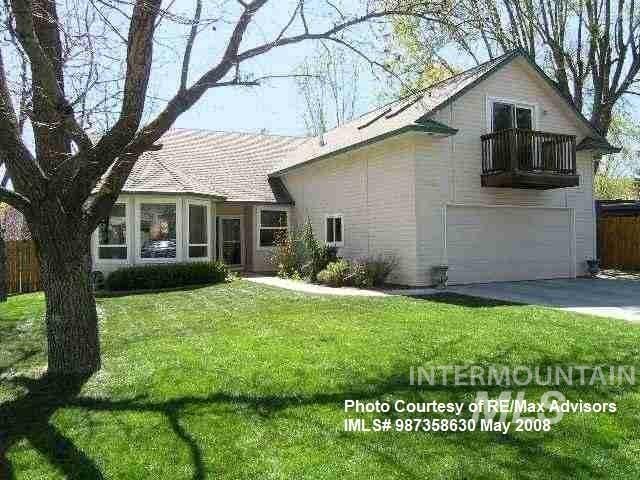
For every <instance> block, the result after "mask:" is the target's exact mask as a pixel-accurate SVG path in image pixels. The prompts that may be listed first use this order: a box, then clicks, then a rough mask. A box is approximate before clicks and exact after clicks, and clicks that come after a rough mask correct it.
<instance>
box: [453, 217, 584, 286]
mask: <svg viewBox="0 0 640 480" xmlns="http://www.w3.org/2000/svg"><path fill="white" fill-rule="evenodd" d="M572 245H573V239H572V229H571V210H570V209H541V208H521V207H520V208H513V207H511V208H509V207H497V208H496V207H469V206H449V207H447V255H448V263H449V280H450V283H452V284H455V283H472V282H490V281H509V280H531V279H538V278H562V277H571V276H572V272H573V268H572Z"/></svg>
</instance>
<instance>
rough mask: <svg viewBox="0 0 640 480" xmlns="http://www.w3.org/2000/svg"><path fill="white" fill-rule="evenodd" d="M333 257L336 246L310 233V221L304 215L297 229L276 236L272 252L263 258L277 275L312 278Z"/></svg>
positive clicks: (335, 255) (334, 259)
mask: <svg viewBox="0 0 640 480" xmlns="http://www.w3.org/2000/svg"><path fill="white" fill-rule="evenodd" d="M336 260H337V249H336V247H332V246H329V245H326V244H324V243H322V242H320V241H318V240H317V239H316V238H315V237H314V236H313V227H312V225H311V221H310V220H309V219H307V221H306V222H305V224H304V225H303V227H302V228H301V229H297V230H293V229H292V230H291V231H289V232H288V233H286V234H284V235H280V236H278V237H277V238H276V244H275V248H274V251H273V254H272V255H271V256H270V257H268V258H267V262H269V263H270V264H271V265H273V266H274V267H275V268H276V269H277V271H278V276H279V277H283V278H303V279H305V280H309V281H312V282H315V281H316V276H317V275H318V272H320V271H321V270H323V269H324V268H325V267H326V266H327V265H328V264H329V263H330V262H334V261H336Z"/></svg>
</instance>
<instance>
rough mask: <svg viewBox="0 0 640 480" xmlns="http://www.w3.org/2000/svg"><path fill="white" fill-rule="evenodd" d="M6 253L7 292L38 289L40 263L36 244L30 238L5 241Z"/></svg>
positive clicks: (24, 291)
mask: <svg viewBox="0 0 640 480" xmlns="http://www.w3.org/2000/svg"><path fill="white" fill-rule="evenodd" d="M5 249H6V254H7V270H6V272H7V289H8V291H9V293H27V292H35V291H36V290H40V265H39V262H38V255H37V254H36V246H35V244H34V243H33V242H32V241H31V240H19V241H9V242H5Z"/></svg>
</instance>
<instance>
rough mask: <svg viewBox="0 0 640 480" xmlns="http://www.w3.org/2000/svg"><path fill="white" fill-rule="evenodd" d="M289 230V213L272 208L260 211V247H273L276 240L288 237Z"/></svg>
mask: <svg viewBox="0 0 640 480" xmlns="http://www.w3.org/2000/svg"><path fill="white" fill-rule="evenodd" d="M288 230H289V212H288V211H287V210H278V209H272V208H268V209H267V208H261V209H260V210H259V211H258V246H259V247H260V248H269V247H273V246H275V244H276V240H277V239H278V238H280V237H281V236H283V235H286V234H287V232H288Z"/></svg>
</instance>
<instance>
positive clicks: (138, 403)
mask: <svg viewBox="0 0 640 480" xmlns="http://www.w3.org/2000/svg"><path fill="white" fill-rule="evenodd" d="M13 381H14V382H16V383H19V384H20V385H23V386H24V387H25V388H27V389H28V393H27V394H26V395H25V396H23V397H21V398H19V399H16V400H13V401H11V402H7V403H5V404H3V405H0V479H3V480H4V479H9V480H11V479H14V478H15V472H13V471H12V466H11V464H10V462H9V461H8V460H7V457H6V453H7V451H8V449H9V448H10V447H11V446H12V445H15V444H16V443H17V442H19V441H20V440H23V439H26V440H28V441H29V443H30V444H31V445H32V446H33V447H34V448H35V449H36V450H38V451H39V452H40V453H41V454H42V455H43V456H44V457H46V458H47V459H48V460H49V461H50V462H51V464H52V465H53V466H54V467H56V468H58V469H59V470H60V471H61V472H62V473H63V474H64V475H65V478H68V479H71V480H80V479H86V480H94V479H102V478H104V477H103V474H102V472H101V471H100V469H99V467H98V466H97V465H96V463H95V462H94V461H93V460H92V459H91V458H89V457H88V456H87V455H86V454H85V453H84V452H82V450H80V449H79V448H78V447H77V446H76V445H74V443H73V441H72V440H71V439H69V438H68V437H66V436H65V435H63V434H62V433H61V432H60V431H58V430H57V429H56V427H55V426H54V425H53V424H52V423H51V417H52V415H53V414H54V413H55V412H56V411H57V410H58V409H60V408H77V409H82V410H85V411H93V412H146V413H153V414H161V415H164V416H165V418H166V419H167V421H168V424H169V425H170V427H171V429H172V430H173V432H174V433H175V435H176V436H177V437H178V438H179V439H180V440H181V441H182V442H184V444H185V445H186V446H187V448H188V449H189V452H190V456H191V463H192V465H193V474H192V478H193V479H194V480H204V479H205V478H208V477H209V476H211V475H212V474H213V472H210V471H209V472H207V468H206V466H205V461H204V454H203V451H202V449H201V447H200V446H199V445H198V443H197V441H196V439H195V438H194V436H193V435H192V434H191V433H189V432H188V430H187V429H186V428H185V426H184V425H183V423H181V414H182V412H183V411H184V410H185V409H187V408H192V407H196V408H197V407H202V408H206V407H211V406H214V405H224V404H245V405H247V406H248V407H249V408H250V409H251V410H252V411H253V412H255V413H257V414H258V415H260V416H262V417H265V418H269V417H273V416H275V415H280V416H282V417H290V418H296V419H299V420H300V422H301V428H305V427H304V426H305V425H308V424H309V423H317V420H314V419H313V418H310V417H309V415H308V412H304V411H303V412H298V411H296V410H291V411H286V412H285V410H286V409H288V408H290V407H293V408H295V407H303V406H322V405H335V406H336V408H342V406H343V405H344V401H345V400H347V399H361V400H366V399H382V398H383V397H388V396H396V397H398V398H403V399H405V400H408V401H420V400H427V401H429V400H433V399H434V396H437V397H439V400H441V401H460V400H461V399H462V398H464V397H466V395H467V394H469V393H472V392H475V390H477V389H475V388H474V389H470V388H460V387H452V386H450V385H436V386H429V387H428V388H426V389H418V388H417V387H409V386H408V385H407V378H406V375H405V374H402V375H396V376H391V377H388V378H387V379H385V381H382V382H378V383H377V384H375V385H362V386H360V387H359V388H355V389H354V390H353V391H340V392H336V393H318V394H314V395H309V396H297V395H295V394H294V395H282V396H279V395H273V396H251V395H231V394H227V393H222V392H218V393H213V394H211V395H208V396H204V397H198V396H184V397H179V398H175V399H171V400H165V401H153V400H148V399H147V397H146V396H138V397H134V398H131V399H123V400H112V399H108V398H92V397H78V394H79V392H80V390H81V388H82V386H83V385H84V383H85V381H86V379H83V378H64V379H61V378H52V377H48V376H45V377H43V378H41V379H39V380H33V379H28V378H25V377H17V378H14V379H13ZM487 390H489V395H490V396H497V394H498V393H499V392H500V389H496V388H487ZM579 390H580V389H577V390H574V392H575V393H577V392H578V391H579ZM584 393H587V394H588V390H585V392H584ZM600 393H601V395H602V396H601V398H600V400H604V399H605V398H607V397H612V398H613V397H615V396H616V395H619V394H620V391H617V392H616V393H614V392H600ZM389 416H391V417H392V418H395V417H394V416H393V415H389ZM278 418H280V417H278ZM398 418H403V417H402V416H398ZM317 426H318V428H319V429H320V428H321V429H323V430H325V431H332V432H334V433H336V434H337V436H338V437H339V438H344V439H346V442H347V444H348V445H349V447H351V446H357V447H359V448H361V449H363V450H366V451H368V452H369V453H371V454H372V455H374V456H376V457H378V458H380V460H381V461H382V462H384V464H385V465H393V468H394V469H396V470H398V471H400V472H402V473H403V475H404V477H405V478H416V479H417V478H423V475H421V474H420V473H419V472H414V471H412V470H411V467H410V465H406V464H405V462H404V461H403V458H402V457H397V456H395V455H390V454H387V453H385V451H384V449H382V450H381V449H380V448H379V445H378V443H379V442H380V441H381V439H380V438H379V437H376V436H375V435H371V436H369V437H366V436H363V435H362V434H357V433H356V434H353V433H346V432H343V431H341V430H340V426H338V425H324V424H320V423H318V424H317ZM336 430H337V431H336ZM401 435H406V434H401ZM425 435H428V434H425ZM435 435H439V436H438V439H439V440H438V441H441V442H442V445H443V446H444V447H451V446H453V447H455V448H456V449H458V448H460V449H461V450H460V455H463V454H464V451H465V450H468V451H474V452H476V453H482V455H486V458H487V461H489V462H494V463H495V465H497V466H499V467H500V468H503V469H505V470H507V471H511V470H513V469H514V468H517V469H518V471H519V472H520V475H522V478H537V475H538V474H539V473H540V470H544V471H545V472H546V473H548V474H550V475H553V476H554V477H559V476H562V477H565V478H572V477H573V476H574V475H575V474H577V473H580V474H581V475H586V476H587V477H588V478H592V477H598V476H601V475H602V474H603V472H602V471H600V470H599V469H598V468H597V466H596V465H594V464H591V463H589V462H587V461H585V460H583V459H580V458H577V457H576V456H574V455H567V454H566V452H556V453H554V454H550V452H549V451H547V450H546V449H545V448H544V447H543V444H542V442H543V439H542V438H539V437H535V436H522V435H520V436H517V435H513V434H511V433H509V434H507V435H502V434H498V433H496V434H491V433H484V434H479V433H467V434H450V435H446V434H435ZM593 435H594V436H593V437H592V438H591V441H592V442H593V443H594V444H599V445H598V447H597V448H598V449H605V450H608V449H615V448H616V445H615V441H613V439H611V438H609V439H605V438H600V436H599V435H598V434H597V432H593ZM390 440H391V441H393V439H391V438H390ZM499 444H508V445H509V446H511V447H512V448H514V449H516V450H517V451H518V453H519V455H518V458H520V459H522V458H526V459H527V462H526V464H523V463H521V462H520V461H518V463H517V465H515V464H513V463H511V461H510V460H506V459H504V460H500V459H499V458H496V456H495V455H494V451H495V448H496V446H497V445H499ZM448 454H449V455H451V453H448ZM490 459H491V460H490ZM456 468H457V470H456V471H455V472H451V473H452V477H451V478H472V477H474V475H478V472H477V471H471V470H469V468H472V467H470V466H462V465H458V466H457V467H456Z"/></svg>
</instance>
